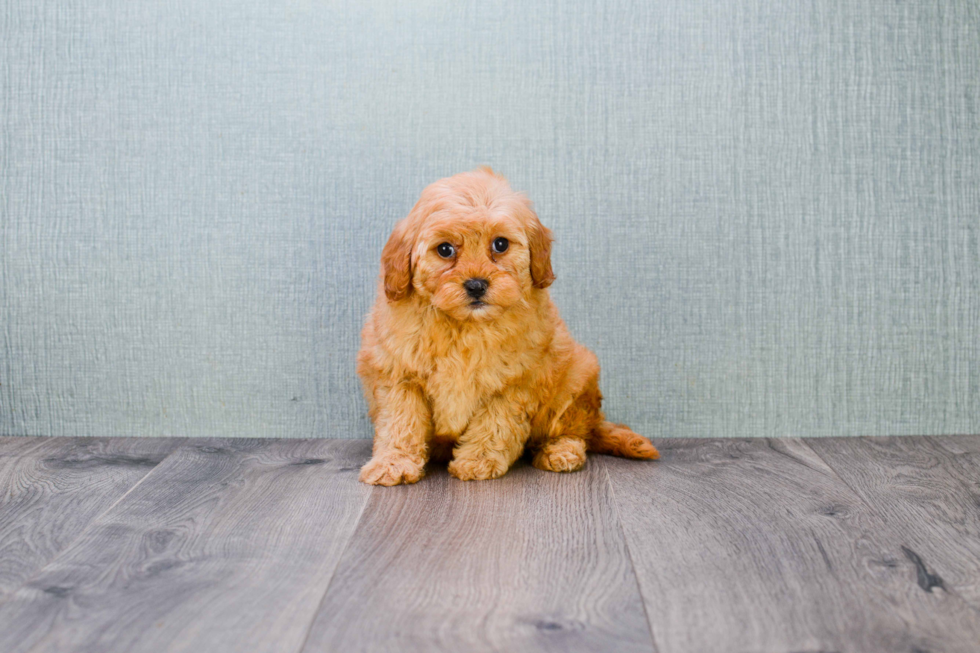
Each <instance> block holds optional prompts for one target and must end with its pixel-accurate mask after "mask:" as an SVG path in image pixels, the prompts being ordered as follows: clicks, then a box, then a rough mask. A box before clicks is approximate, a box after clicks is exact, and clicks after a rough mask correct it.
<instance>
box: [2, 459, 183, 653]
mask: <svg viewBox="0 0 980 653" xmlns="http://www.w3.org/2000/svg"><path fill="white" fill-rule="evenodd" d="M184 446H185V445H181V446H179V447H177V448H175V449H174V450H173V451H171V452H170V453H168V454H167V455H166V456H164V457H163V459H161V460H160V462H159V463H157V464H156V465H155V466H154V467H153V469H151V470H150V471H148V472H147V473H146V474H144V475H143V476H142V477H141V478H140V480H138V481H136V482H135V483H134V484H133V486H132V487H130V488H129V489H128V490H126V491H125V492H124V493H123V494H122V495H121V496H120V497H119V498H118V499H116V500H115V501H113V502H112V505H110V506H109V507H108V508H106V509H105V510H103V511H102V512H100V513H99V514H98V515H96V516H95V517H93V518H92V519H91V521H89V523H88V524H86V525H85V528H83V529H82V530H81V531H79V533H78V535H77V536H76V537H75V538H73V539H72V540H71V541H70V542H68V543H67V544H66V545H65V547H64V548H63V549H62V550H61V551H59V552H58V553H57V555H55V556H54V557H53V558H51V559H50V560H48V561H47V562H46V563H44V565H42V566H41V567H39V568H38V569H37V570H36V571H35V572H34V573H33V574H32V575H31V576H29V577H28V578H26V579H25V580H24V582H23V583H21V584H20V585H18V586H17V588H16V589H15V590H13V591H12V592H10V593H9V594H7V596H5V597H3V598H2V599H0V606H2V605H3V604H5V603H6V602H7V601H9V600H10V599H11V598H13V597H14V596H15V595H16V594H17V592H19V591H20V590H22V589H23V588H24V587H26V586H27V585H29V584H30V583H31V581H33V580H34V579H35V578H37V577H38V576H40V575H41V574H43V573H44V572H45V570H46V569H47V568H48V567H50V566H51V565H52V564H54V563H55V562H57V561H58V559H59V558H60V557H61V556H62V555H64V553H65V551H70V550H71V548H72V547H73V546H74V545H75V543H76V542H78V541H79V540H81V539H82V537H84V536H85V534H86V533H88V532H89V529H91V528H92V524H95V523H97V522H98V521H99V520H100V519H101V518H102V516H103V515H105V514H107V513H108V512H109V511H110V510H112V509H113V508H115V507H116V506H117V505H118V504H119V502H120V501H122V500H123V499H125V498H126V497H127V496H129V494H130V493H131V492H132V491H133V490H135V489H136V488H137V487H139V486H140V484H142V483H143V481H145V480H146V479H147V478H149V476H150V475H151V474H153V472H155V471H157V469H159V468H160V466H161V465H163V463H164V462H166V461H167V460H169V459H170V457H171V456H173V455H174V454H175V453H177V452H178V451H179V450H180V449H182V448H183V447H184ZM32 650H33V649H32Z"/></svg>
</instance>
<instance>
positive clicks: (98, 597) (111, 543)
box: [0, 440, 370, 653]
mask: <svg viewBox="0 0 980 653" xmlns="http://www.w3.org/2000/svg"><path fill="white" fill-rule="evenodd" d="M369 449H370V443H368V442H363V441H353V442H352V441H346V442H343V441H326V440H317V441H307V440H223V441H215V442H212V443H207V442H204V443H201V442H198V443H193V444H188V445H187V446H184V447H181V448H180V449H178V450H177V451H176V452H175V453H174V454H173V455H172V456H170V457H169V458H168V459H167V460H166V461H165V462H164V463H163V464H161V465H160V466H158V467H157V468H156V469H155V470H154V471H153V473H152V474H151V475H149V476H148V477H147V478H146V479H144V481H143V482H142V483H140V484H139V485H138V486H137V487H136V488H134V489H133V490H132V491H131V492H130V493H129V494H127V495H126V497H125V498H124V499H123V500H122V501H120V502H119V503H118V504H116V505H115V506H114V507H113V508H112V509H111V510H109V511H107V512H106V513H105V514H103V515H102V516H101V517H99V518H98V519H97V520H95V521H94V522H93V524H92V525H91V527H90V528H88V529H87V530H86V532H85V533H84V535H83V537H82V538H80V539H79V540H78V541H76V542H75V543H74V544H73V545H72V546H70V547H69V548H68V549H66V550H65V551H64V552H63V553H62V554H61V555H60V556H58V557H57V558H56V559H55V560H54V561H53V562H51V563H50V564H49V565H47V567H45V569H44V570H43V571H42V572H41V573H40V574H38V575H37V576H36V577H35V578H33V579H32V580H31V581H30V582H29V583H27V584H26V585H24V586H23V587H22V588H21V589H20V590H18V591H17V592H16V593H14V594H12V595H11V596H10V597H9V598H8V600H7V601H6V602H5V603H3V604H0V650H2V651H5V652H8V653H17V652H20V651H33V652H35V653H41V652H43V651H64V650H72V651H79V652H81V651H91V652H93V653H96V652H98V653H108V652H112V651H127V652H129V651H190V652H193V653H200V652H203V651H206V652H208V653H220V652H222V651H243V650H248V651H276V652H283V651H297V650H299V648H300V646H301V644H302V642H303V638H304V636H305V634H306V632H307V628H308V626H309V623H310V621H311V619H312V617H313V614H314V611H315V610H316V606H317V604H318V601H319V599H320V597H321V596H322V595H323V592H324V591H325V590H326V587H327V585H328V583H329V580H330V577H331V575H332V574H333V571H334V568H335V566H336V563H337V560H338V559H339V558H340V555H341V552H342V551H343V547H344V545H345V544H346V542H347V540H348V538H349V536H350V534H351V532H352V531H353V529H354V526H355V524H356V523H357V520H358V516H359V515H360V512H361V509H362V507H363V505H364V503H365V501H366V499H367V497H368V489H367V488H366V487H364V486H362V485H360V484H358V482H357V470H358V467H359V466H360V464H361V463H363V462H364V461H365V460H367V458H368V454H369Z"/></svg>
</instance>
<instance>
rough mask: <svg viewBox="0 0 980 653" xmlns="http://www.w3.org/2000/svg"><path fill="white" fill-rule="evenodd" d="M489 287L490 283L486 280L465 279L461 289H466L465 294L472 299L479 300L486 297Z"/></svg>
mask: <svg viewBox="0 0 980 653" xmlns="http://www.w3.org/2000/svg"><path fill="white" fill-rule="evenodd" d="M489 286H490V282H489V281H487V280H486V279H467V280H466V281H464V282H463V287H464V288H466V294H467V295H469V296H470V297H472V298H473V299H479V298H480V297H483V296H484V295H486V294H487V288H488V287H489Z"/></svg>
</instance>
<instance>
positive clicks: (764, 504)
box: [596, 439, 980, 653]
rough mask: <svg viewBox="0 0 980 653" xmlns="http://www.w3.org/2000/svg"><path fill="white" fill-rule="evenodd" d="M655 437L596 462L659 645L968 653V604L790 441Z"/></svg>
mask: <svg viewBox="0 0 980 653" xmlns="http://www.w3.org/2000/svg"><path fill="white" fill-rule="evenodd" d="M659 445H663V446H662V447H661V449H660V451H661V456H662V457H661V462H660V463H659V464H655V465H638V464H636V463H635V462H634V461H627V460H620V459H614V458H608V457H596V459H597V463H598V464H599V465H600V466H602V467H604V468H605V469H606V470H607V471H608V474H609V479H610V483H611V486H612V488H613V492H614V500H615V505H616V507H617V509H618V512H619V516H620V518H621V521H622V525H623V529H624V532H625V535H626V541H627V544H628V546H629V550H630V554H631V556H632V559H633V563H634V566H635V568H636V572H637V576H638V579H639V584H640V589H641V592H642V595H643V598H644V601H645V604H646V609H647V613H648V615H649V618H650V624H651V628H652V630H653V635H654V639H655V641H656V644H657V646H658V648H659V649H660V650H661V651H663V652H665V653H671V652H674V651H800V650H834V651H908V652H909V653H911V652H913V651H934V650H942V651H976V649H977V642H980V620H978V619H977V614H976V612H975V611H974V610H973V609H972V608H971V607H970V606H969V605H967V604H966V603H965V602H964V601H962V600H961V599H960V598H959V597H957V596H954V595H950V594H948V593H945V592H926V591H923V590H922V589H921V588H920V585H919V584H918V583H917V573H918V572H917V568H916V564H915V563H914V562H913V561H911V560H910V559H908V558H907V557H906V556H905V555H903V551H902V544H903V542H904V541H905V540H904V539H903V538H902V537H900V536H899V535H898V534H896V533H895V532H894V531H893V530H892V529H891V528H890V525H889V524H888V523H887V522H886V521H885V520H884V519H882V518H881V517H880V516H879V515H878V514H876V513H875V512H874V511H873V510H872V509H871V508H869V506H868V505H866V504H865V503H864V502H863V501H862V500H861V499H860V498H859V497H858V496H857V495H856V494H855V493H854V492H853V491H851V489H850V488H848V487H847V485H845V484H844V483H843V482H842V481H841V480H840V478H839V477H838V476H837V475H836V474H835V473H834V472H833V470H831V469H830V468H829V467H828V466H827V465H826V464H825V463H824V462H823V460H821V458H820V457H819V456H817V455H816V454H815V453H814V452H813V450H811V449H809V448H808V447H807V445H806V444H805V443H803V442H802V441H799V440H776V441H774V440H762V439H758V440H731V439H722V440H668V441H661V442H660V443H658V446H659Z"/></svg>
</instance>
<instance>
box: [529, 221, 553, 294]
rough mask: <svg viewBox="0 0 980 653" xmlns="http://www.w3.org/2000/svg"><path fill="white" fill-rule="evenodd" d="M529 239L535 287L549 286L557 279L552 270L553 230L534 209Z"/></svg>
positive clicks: (532, 276) (532, 277)
mask: <svg viewBox="0 0 980 653" xmlns="http://www.w3.org/2000/svg"><path fill="white" fill-rule="evenodd" d="M527 240H528V247H529V249H530V250H531V280H532V281H533V282H534V287H535V288H547V287H548V286H550V285H551V282H552V281H554V280H555V273H554V272H552V270H551V240H552V238H551V230H550V229H548V228H547V227H546V226H544V225H543V224H541V221H540V220H538V216H537V215H536V214H535V213H534V211H531V219H530V220H528V224H527Z"/></svg>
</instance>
